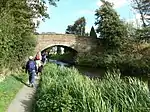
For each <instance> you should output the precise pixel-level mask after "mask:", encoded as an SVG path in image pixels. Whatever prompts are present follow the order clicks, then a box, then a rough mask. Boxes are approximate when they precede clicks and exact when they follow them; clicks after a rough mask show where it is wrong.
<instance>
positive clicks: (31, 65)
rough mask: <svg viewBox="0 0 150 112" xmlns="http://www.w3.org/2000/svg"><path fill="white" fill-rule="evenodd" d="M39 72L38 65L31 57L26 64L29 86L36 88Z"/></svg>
mask: <svg viewBox="0 0 150 112" xmlns="http://www.w3.org/2000/svg"><path fill="white" fill-rule="evenodd" d="M36 72H37V67H36V63H35V61H34V59H33V57H32V56H30V57H29V60H28V62H27V63H26V73H28V75H29V86H30V87H34V86H35V84H34V81H35V75H36Z"/></svg>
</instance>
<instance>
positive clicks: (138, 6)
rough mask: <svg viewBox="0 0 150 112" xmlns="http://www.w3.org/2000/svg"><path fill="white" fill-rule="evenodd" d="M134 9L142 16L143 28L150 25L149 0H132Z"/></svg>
mask: <svg viewBox="0 0 150 112" xmlns="http://www.w3.org/2000/svg"><path fill="white" fill-rule="evenodd" d="M131 3H132V7H133V8H134V9H135V10H136V11H137V12H138V13H139V14H140V16H141V20H142V23H143V27H147V26H149V25H150V18H149V16H150V10H149V9H150V2H149V0H131Z"/></svg>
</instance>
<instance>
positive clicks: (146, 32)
mask: <svg viewBox="0 0 150 112" xmlns="http://www.w3.org/2000/svg"><path fill="white" fill-rule="evenodd" d="M135 36H136V38H137V40H138V41H139V42H140V41H141V40H142V41H143V40H145V41H148V42H149V41H150V27H146V28H142V29H137V30H136V35H135Z"/></svg>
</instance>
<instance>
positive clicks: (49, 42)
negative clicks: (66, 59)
mask: <svg viewBox="0 0 150 112" xmlns="http://www.w3.org/2000/svg"><path fill="white" fill-rule="evenodd" d="M36 38H37V45H36V48H35V52H38V51H42V50H44V49H46V48H48V47H51V46H55V45H62V46H67V47H70V48H72V49H74V50H76V51H77V52H78V53H83V52H88V51H89V50H91V48H93V47H96V44H95V43H97V39H94V38H92V37H83V36H77V35H73V34H43V35H42V34H39V35H36Z"/></svg>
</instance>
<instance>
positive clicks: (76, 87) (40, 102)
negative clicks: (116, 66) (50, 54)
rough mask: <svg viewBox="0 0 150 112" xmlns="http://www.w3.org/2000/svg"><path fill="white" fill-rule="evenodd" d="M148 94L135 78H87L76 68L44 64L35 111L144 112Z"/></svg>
mask: <svg viewBox="0 0 150 112" xmlns="http://www.w3.org/2000/svg"><path fill="white" fill-rule="evenodd" d="M149 107H150V94H149V90H148V87H147V85H146V84H145V83H144V82H141V81H140V80H138V79H133V78H130V77H128V78H125V79H121V78H120V74H118V73H112V74H110V73H107V75H106V76H105V77H104V78H103V79H102V80H100V79H96V80H93V79H90V78H88V77H86V76H83V75H82V74H80V73H79V72H78V71H77V70H76V69H74V68H72V69H70V68H63V67H58V66H56V65H53V64H50V65H47V66H46V67H45V69H44V72H43V75H42V78H41V82H40V85H39V88H38V90H37V96H36V106H35V111H36V112H147V111H149Z"/></svg>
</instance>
